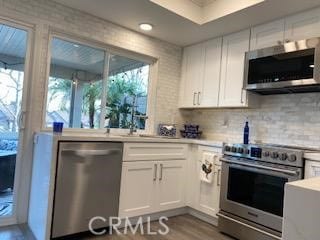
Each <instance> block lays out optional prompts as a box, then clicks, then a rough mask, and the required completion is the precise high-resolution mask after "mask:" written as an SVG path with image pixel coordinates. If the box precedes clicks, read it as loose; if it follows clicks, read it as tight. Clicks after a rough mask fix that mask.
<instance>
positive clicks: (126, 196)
mask: <svg viewBox="0 0 320 240" xmlns="http://www.w3.org/2000/svg"><path fill="white" fill-rule="evenodd" d="M156 168H157V163H156V162H153V161H150V162H149V161H148V162H147V161H145V162H124V163H123V166H122V176H121V193H120V207H119V216H120V217H132V216H138V215H143V214H146V213H150V212H154V211H155V202H154V196H155V194H156V185H157V183H156V179H155V178H156V176H155V175H156V170H157V169H156Z"/></svg>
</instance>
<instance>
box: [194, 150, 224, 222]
mask: <svg viewBox="0 0 320 240" xmlns="http://www.w3.org/2000/svg"><path fill="white" fill-rule="evenodd" d="M207 153H208V152H207V151H203V152H201V154H200V156H203V154H207ZM211 154H213V155H214V158H215V164H214V167H213V180H212V182H211V183H207V182H202V181H201V180H200V178H199V177H198V179H197V180H198V185H199V188H198V191H199V192H198V194H197V195H198V196H197V199H198V200H197V209H198V210H199V211H201V212H203V213H205V214H208V215H210V216H213V217H217V213H218V212H219V202H220V201H219V198H220V183H221V179H220V178H221V166H219V165H217V164H216V162H218V161H219V154H217V153H211ZM201 168H202V162H201V161H198V167H197V170H198V176H199V173H200V169H201Z"/></svg>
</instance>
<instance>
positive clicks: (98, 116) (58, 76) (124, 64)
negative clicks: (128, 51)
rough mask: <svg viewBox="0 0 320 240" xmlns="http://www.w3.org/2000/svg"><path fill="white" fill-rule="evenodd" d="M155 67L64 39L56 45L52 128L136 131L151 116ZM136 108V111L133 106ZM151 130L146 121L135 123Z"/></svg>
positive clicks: (51, 82) (49, 120)
mask: <svg viewBox="0 0 320 240" xmlns="http://www.w3.org/2000/svg"><path fill="white" fill-rule="evenodd" d="M148 81H149V64H147V63H144V62H141V61H137V60H134V59H130V58H127V57H124V56H118V55H114V54H111V53H108V52H107V51H105V50H103V49H97V48H93V47H91V46H86V45H83V44H79V43H74V42H70V41H66V40H62V39H59V38H53V40H52V45H51V64H50V76H49V81H48V93H47V111H46V127H52V124H53V122H63V123H64V127H65V128H79V129H101V128H105V127H111V128H123V129H127V128H129V127H130V124H129V123H130V119H131V109H132V107H134V108H135V115H138V116H144V115H146V112H147V96H148ZM133 105H134V106H133ZM135 119H136V121H135V125H136V127H137V128H138V129H145V120H144V118H143V117H141V118H139V117H136V118H135Z"/></svg>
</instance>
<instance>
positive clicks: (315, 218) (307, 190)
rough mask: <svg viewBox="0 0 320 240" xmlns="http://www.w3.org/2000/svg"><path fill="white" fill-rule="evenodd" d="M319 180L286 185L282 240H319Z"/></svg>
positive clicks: (311, 179) (307, 180)
mask: <svg viewBox="0 0 320 240" xmlns="http://www.w3.org/2000/svg"><path fill="white" fill-rule="evenodd" d="M319 199H320V178H310V179H305V180H301V181H296V182H291V183H287V184H286V189H285V199H284V215H283V217H284V220H283V235H282V239H283V240H316V239H320V229H319V221H320V207H319Z"/></svg>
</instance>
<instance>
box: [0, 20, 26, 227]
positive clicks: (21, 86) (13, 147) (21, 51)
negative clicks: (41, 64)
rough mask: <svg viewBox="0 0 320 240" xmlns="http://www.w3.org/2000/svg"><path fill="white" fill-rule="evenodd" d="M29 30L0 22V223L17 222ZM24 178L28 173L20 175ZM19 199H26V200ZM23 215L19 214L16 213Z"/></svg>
mask: <svg viewBox="0 0 320 240" xmlns="http://www.w3.org/2000/svg"><path fill="white" fill-rule="evenodd" d="M31 35H32V30H31V29H28V28H26V27H20V26H18V25H15V24H13V23H7V22H3V23H0V88H1V91H0V116H1V117H0V225H8V224H14V223H16V222H17V209H18V210H19V209H22V210H21V212H22V211H23V210H24V209H25V208H27V206H17V203H18V198H21V199H22V198H23V199H25V198H26V196H18V193H21V192H25V191H22V190H21V191H19V188H20V186H19V182H20V179H21V176H19V175H20V172H21V159H22V157H23V153H22V149H23V147H24V144H23V143H22V139H23V132H24V128H25V121H26V119H25V117H26V116H25V113H26V109H27V101H26V99H27V89H28V88H27V78H28V76H29V60H30V51H31V43H30V42H31V41H30V38H31V37H32V36H31ZM24 178H25V179H27V178H28V176H24ZM20 202H27V201H26V200H24V201H22V200H21V201H20V200H19V203H20ZM20 214H23V213H20Z"/></svg>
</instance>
